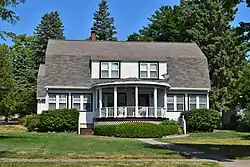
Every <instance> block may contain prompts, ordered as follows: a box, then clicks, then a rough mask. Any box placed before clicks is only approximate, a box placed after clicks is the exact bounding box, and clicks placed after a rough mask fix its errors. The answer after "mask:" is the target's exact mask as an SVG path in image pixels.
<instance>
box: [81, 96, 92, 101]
mask: <svg viewBox="0 0 250 167" xmlns="http://www.w3.org/2000/svg"><path fill="white" fill-rule="evenodd" d="M90 102H91V96H90V95H84V96H83V103H90Z"/></svg>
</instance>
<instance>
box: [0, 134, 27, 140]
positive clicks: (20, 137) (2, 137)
mask: <svg viewBox="0 0 250 167" xmlns="http://www.w3.org/2000/svg"><path fill="white" fill-rule="evenodd" d="M23 138H27V137H25V136H11V135H0V140H1V139H23Z"/></svg>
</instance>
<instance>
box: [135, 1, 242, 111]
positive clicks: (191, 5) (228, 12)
mask: <svg viewBox="0 0 250 167" xmlns="http://www.w3.org/2000/svg"><path fill="white" fill-rule="evenodd" d="M229 4H230V3H229ZM236 4H237V3H236ZM235 6H236V5H235V4H234V3H233V4H231V5H226V3H224V1H222V0H215V1H212V0H209V1H208V0H182V1H181V4H180V5H179V6H176V7H174V8H171V7H161V8H160V10H157V11H156V12H155V14H154V15H153V16H152V17H151V18H150V19H149V20H150V24H149V25H148V26H147V27H143V28H142V29H141V30H140V31H139V32H140V34H139V35H140V39H146V40H147V39H150V40H152V41H168V42H169V41H170V42H172V41H183V42H185V41H186V42H188V41H189V42H190V41H193V42H196V43H197V44H198V45H199V47H200V48H201V50H202V51H203V53H204V54H205V56H206V57H207V59H208V64H209V70H210V79H211V84H212V91H211V106H212V107H213V108H215V109H217V110H219V111H227V110H229V109H230V108H231V107H232V106H231V104H232V103H231V102H232V101H233V97H232V91H233V90H234V89H235V86H236V81H237V79H238V78H239V76H240V74H241V71H242V70H243V68H244V65H245V63H246V59H245V56H246V51H247V50H246V45H245V43H244V42H243V40H241V39H240V38H238V36H237V35H236V32H235V30H234V29H233V28H231V27H230V21H231V20H232V19H233V17H234V12H233V11H235V10H236V8H235Z"/></svg>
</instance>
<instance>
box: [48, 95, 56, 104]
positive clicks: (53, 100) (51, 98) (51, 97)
mask: <svg viewBox="0 0 250 167" xmlns="http://www.w3.org/2000/svg"><path fill="white" fill-rule="evenodd" d="M49 103H56V95H54V94H50V95H49Z"/></svg>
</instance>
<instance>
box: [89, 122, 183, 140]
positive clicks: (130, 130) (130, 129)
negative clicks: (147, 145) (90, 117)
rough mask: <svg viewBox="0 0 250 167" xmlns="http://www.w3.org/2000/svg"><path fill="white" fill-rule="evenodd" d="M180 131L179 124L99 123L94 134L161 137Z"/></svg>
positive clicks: (123, 136) (125, 136)
mask: <svg viewBox="0 0 250 167" xmlns="http://www.w3.org/2000/svg"><path fill="white" fill-rule="evenodd" d="M179 133H180V127H179V126H178V125H157V124H152V123H124V124H119V125H97V126H95V128H94V134H95V135H100V136H113V137H122V138H160V137H163V136H167V135H174V134H179Z"/></svg>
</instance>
